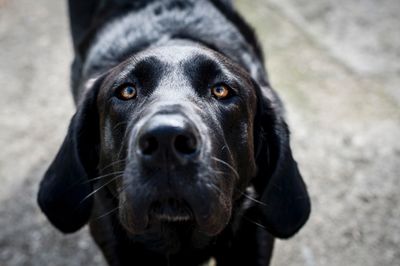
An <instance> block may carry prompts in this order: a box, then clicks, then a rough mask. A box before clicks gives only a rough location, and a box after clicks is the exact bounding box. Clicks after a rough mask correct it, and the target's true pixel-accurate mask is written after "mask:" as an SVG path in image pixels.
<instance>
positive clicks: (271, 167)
mask: <svg viewBox="0 0 400 266" xmlns="http://www.w3.org/2000/svg"><path fill="white" fill-rule="evenodd" d="M264 89H266V90H269V91H265V92H264V93H265V94H268V95H269V97H268V98H267V97H266V96H265V95H262V94H261V93H260V94H259V103H258V113H257V115H256V120H255V122H256V123H255V127H256V132H255V137H256V145H257V146H256V148H257V151H256V163H257V167H258V173H257V176H256V178H255V180H254V183H255V189H256V190H257V192H258V193H259V195H260V201H261V202H263V203H265V206H262V207H261V220H262V221H261V222H262V224H263V225H265V226H266V228H267V229H268V231H269V232H270V233H271V234H273V235H274V236H275V237H279V238H288V237H290V236H292V235H294V234H295V233H296V232H297V231H298V230H299V229H300V228H301V227H302V226H303V225H304V224H305V222H306V221H307V219H308V217H309V214H310V209H311V205H310V200H309V196H308V193H307V188H306V185H305V184H304V181H303V179H302V177H301V175H300V172H299V169H298V168H297V163H296V161H295V160H294V159H293V156H292V151H291V148H290V139H289V135H290V134H289V130H288V127H287V125H286V123H285V121H284V120H283V117H282V114H281V110H280V107H281V105H280V102H279V99H278V98H277V96H276V95H275V94H274V93H273V92H272V90H271V89H269V88H264ZM271 99H276V100H271Z"/></svg>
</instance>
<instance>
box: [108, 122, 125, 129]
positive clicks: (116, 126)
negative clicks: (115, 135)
mask: <svg viewBox="0 0 400 266" xmlns="http://www.w3.org/2000/svg"><path fill="white" fill-rule="evenodd" d="M124 124H128V122H127V121H123V122H120V123H118V124H116V125H115V126H114V127H113V128H112V130H111V131H114V130H116V129H117V128H118V127H119V126H122V125H124Z"/></svg>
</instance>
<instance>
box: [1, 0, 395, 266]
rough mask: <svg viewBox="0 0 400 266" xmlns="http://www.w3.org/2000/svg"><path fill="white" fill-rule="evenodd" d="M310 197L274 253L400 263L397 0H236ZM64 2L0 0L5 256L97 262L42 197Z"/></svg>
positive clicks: (64, 117)
mask: <svg viewBox="0 0 400 266" xmlns="http://www.w3.org/2000/svg"><path fill="white" fill-rule="evenodd" d="M236 6H237V7H238V9H239V10H240V11H241V13H242V14H243V15H244V16H245V17H246V19H247V20H248V21H249V23H250V24H251V25H252V26H253V27H254V28H255V29H256V32H257V33H258V35H259V38H260V41H261V43H262V45H263V47H264V50H265V55H266V58H265V59H266V63H267V66H268V70H269V75H270V79H271V82H272V85H273V86H274V87H275V89H276V90H277V91H278V93H279V94H280V95H281V97H282V99H283V101H284V103H285V105H286V108H287V117H288V122H289V124H290V127H291V131H292V146H293V150H294V153H295V154H294V155H295V158H296V159H297V161H298V162H299V165H300V168H301V171H302V173H303V176H304V178H305V180H306V183H307V184H308V186H309V191H310V194H311V198H312V202H313V210H312V215H311V218H310V220H309V222H308V223H307V225H306V226H305V227H304V228H303V229H302V230H301V232H300V233H299V234H298V235H296V236H295V237H294V238H292V239H290V240H288V241H277V245H276V248H275V253H274V257H273V262H272V265H274V266H278V265H307V266H317V265H324V266H325V265H326V266H328V265H329V266H334V265H353V266H373V265H400V108H399V106H400V85H399V84H400V83H399V81H400V15H399V14H400V1H399V0H382V1H376V0H347V1H335V0H320V1H310V0H264V1H262V0H251V1H250V0H238V1H236ZM71 60H72V48H71V43H70V37H69V29H68V21H67V10H66V1H54V0H36V1H31V0H0V265H1V266H14V265H105V264H104V261H103V258H102V255H101V254H100V252H99V251H98V250H97V248H96V247H95V245H94V243H93V242H92V240H91V238H90V237H89V236H88V233H87V228H85V229H84V230H82V231H80V232H78V233H76V234H73V235H68V236H63V235H62V234H61V233H59V232H58V231H56V230H55V229H54V228H52V227H51V226H50V224H49V223H48V222H47V221H46V219H45V217H44V216H43V215H42V214H41V213H40V211H39V209H38V207H37V206H36V192H37V188H38V183H39V180H40V179H41V176H42V174H43V172H44V171H45V170H46V167H47V166H48V165H49V163H50V161H51V160H52V159H53V157H54V155H55V153H56V151H57V150H58V148H59V145H60V144H61V141H62V139H63V138H64V136H65V133H66V129H67V126H68V122H69V119H70V118H71V116H72V114H73V112H74V106H73V103H72V98H71V94H70V89H69V65H70V62H71Z"/></svg>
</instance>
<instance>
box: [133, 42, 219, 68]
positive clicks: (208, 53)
mask: <svg viewBox="0 0 400 266" xmlns="http://www.w3.org/2000/svg"><path fill="white" fill-rule="evenodd" d="M199 56H202V57H205V58H207V59H209V60H211V61H221V60H220V56H219V55H218V54H217V53H216V52H214V51H213V50H210V49H208V48H205V47H203V46H200V45H193V44H186V43H180V44H179V43H178V44H173V45H167V46H165V45H164V46H160V47H154V48H150V49H147V50H145V51H143V52H140V53H138V54H136V55H135V56H134V58H132V60H134V61H136V62H137V61H141V60H144V59H146V58H149V57H152V58H157V59H158V60H159V61H161V62H163V63H166V64H168V65H170V66H173V65H181V64H182V63H184V62H187V61H190V60H192V59H195V58H196V57H199Z"/></svg>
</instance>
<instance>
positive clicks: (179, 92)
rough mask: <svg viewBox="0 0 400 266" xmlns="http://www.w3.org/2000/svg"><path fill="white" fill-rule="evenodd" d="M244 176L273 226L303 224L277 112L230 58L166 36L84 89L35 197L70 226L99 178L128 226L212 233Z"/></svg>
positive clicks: (300, 186)
mask: <svg viewBox="0 0 400 266" xmlns="http://www.w3.org/2000/svg"><path fill="white" fill-rule="evenodd" d="M250 185H252V186H254V188H255V190H256V192H257V194H258V195H259V196H258V197H257V199H254V202H257V203H260V202H261V203H263V204H259V205H258V206H257V207H258V208H260V210H259V213H260V217H259V218H257V219H259V220H260V221H261V222H263V223H264V225H265V226H266V227H267V228H268V229H269V230H270V232H271V233H273V234H274V235H276V236H280V237H287V236H290V235H292V234H294V233H295V232H296V231H297V230H298V229H299V228H300V227H301V226H302V225H303V224H304V222H305V221H306V219H307V217H308V213H309V201H308V196H307V192H306V189H305V186H304V183H303V181H302V179H301V176H300V174H299V172H298V170H297V166H296V163H295V161H294V160H293V158H292V156H291V152H290V147H289V138H288V131H287V128H286V124H285V123H284V121H282V118H281V117H280V114H278V113H277V112H276V111H275V110H274V109H273V107H272V104H271V103H270V102H269V101H268V99H266V98H265V97H263V96H262V94H261V92H260V88H259V86H258V85H257V84H256V82H255V81H254V80H252V78H251V77H250V75H249V74H248V73H247V72H246V71H245V70H244V69H243V68H241V67H240V66H239V65H237V64H235V63H234V62H233V61H231V60H229V59H228V58H226V57H224V56H223V55H221V54H219V53H218V52H215V51H212V50H210V49H207V48H204V47H201V46H197V45H193V44H190V45H187V44H174V45H169V46H162V47H158V48H151V49H148V50H145V51H143V52H141V53H139V54H136V55H135V56H134V57H132V58H129V59H127V60H126V61H124V62H122V63H121V64H119V65H118V66H116V67H114V68H113V69H112V70H110V71H109V72H108V73H106V74H104V75H103V76H102V77H100V78H98V80H97V81H96V82H95V84H94V85H93V86H91V87H90V88H89V89H88V92H87V95H86V96H85V99H84V100H83V102H82V103H81V104H80V105H79V106H78V111H77V113H76V114H75V116H74V118H73V119H72V122H71V125H70V129H69V133H68V135H67V137H66V140H65V141H64V144H63V146H62V147H61V149H60V152H59V154H58V155H57V157H56V159H55V161H54V162H53V164H52V165H51V166H50V168H49V170H48V172H47V173H46V175H45V178H44V180H43V181H42V184H41V189H40V193H39V204H40V205H41V207H42V209H43V211H44V212H45V213H46V215H47V216H48V218H49V219H50V221H52V223H53V224H54V225H56V226H57V227H58V228H59V229H61V230H62V231H65V232H72V231H75V230H77V229H79V228H80V227H81V226H82V225H83V224H85V223H86V222H87V221H88V219H89V217H90V210H91V208H92V202H91V201H92V199H91V196H92V195H93V194H95V192H96V191H98V190H99V189H104V187H108V188H109V189H110V191H111V193H112V194H113V196H114V197H115V198H116V199H117V201H118V204H119V206H117V207H118V208H117V209H118V213H119V220H120V222H121V224H122V225H123V226H124V228H125V229H126V230H127V231H129V232H130V233H133V234H140V233H143V232H145V231H146V230H151V229H152V228H154V227H155V226H156V225H159V224H160V223H164V222H167V223H171V222H172V223H174V222H179V223H191V224H193V225H194V226H195V227H196V228H197V229H198V231H201V232H203V233H205V234H206V235H216V234H218V233H219V232H221V230H222V229H224V228H225V226H226V225H227V224H228V223H229V221H230V218H231V213H232V208H233V207H232V206H234V203H235V202H236V200H237V199H238V198H240V197H243V194H244V191H245V189H246V187H248V186H250Z"/></svg>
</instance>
